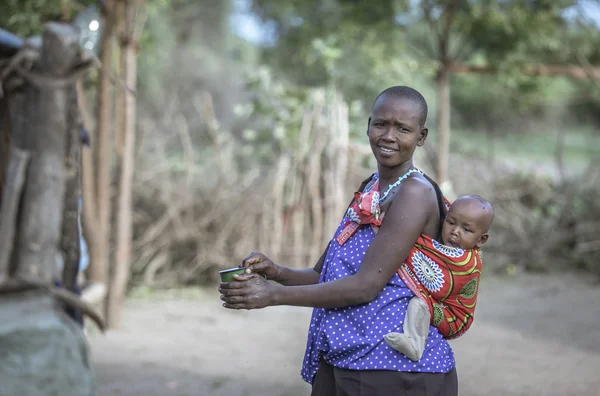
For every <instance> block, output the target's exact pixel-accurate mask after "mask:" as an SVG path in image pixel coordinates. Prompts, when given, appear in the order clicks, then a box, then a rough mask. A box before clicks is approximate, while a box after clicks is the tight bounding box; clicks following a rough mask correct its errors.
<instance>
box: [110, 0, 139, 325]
mask: <svg viewBox="0 0 600 396" xmlns="http://www.w3.org/2000/svg"><path fill="white" fill-rule="evenodd" d="M141 7H143V2H142V1H140V0H137V1H127V2H126V3H125V13H124V17H125V26H124V36H123V38H122V40H121V51H120V52H121V70H122V76H123V80H124V81H123V82H124V85H125V87H126V89H122V94H123V95H124V96H125V100H124V105H125V106H124V112H123V126H124V129H123V130H122V135H121V136H122V137H123V154H122V157H121V158H122V161H121V166H120V171H121V172H120V180H119V201H118V202H119V207H118V210H119V211H118V214H117V228H116V233H117V238H116V254H115V265H114V272H113V278H112V279H111V282H110V287H109V295H108V316H107V319H108V325H109V326H110V327H111V328H117V327H119V326H120V322H121V306H122V303H123V299H124V297H125V291H126V289H127V283H128V282H129V272H130V261H131V238H132V224H131V222H132V214H131V212H132V183H133V171H134V164H135V162H134V154H135V150H134V147H135V127H136V100H135V99H136V98H135V94H134V92H133V91H135V87H136V84H137V79H136V77H137V65H136V57H137V41H138V35H139V30H140V29H141V26H137V21H136V15H137V13H138V12H139V11H140V9H141Z"/></svg>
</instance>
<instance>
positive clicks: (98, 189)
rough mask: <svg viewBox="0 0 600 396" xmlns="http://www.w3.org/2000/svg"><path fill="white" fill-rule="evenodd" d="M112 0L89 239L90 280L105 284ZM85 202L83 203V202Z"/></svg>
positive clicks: (107, 3)
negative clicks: (92, 231) (93, 233)
mask: <svg viewBox="0 0 600 396" xmlns="http://www.w3.org/2000/svg"><path fill="white" fill-rule="evenodd" d="M113 10H114V0H104V7H103V10H102V11H103V17H104V26H103V29H102V40H101V43H100V62H101V63H102V69H101V70H100V81H99V86H98V109H97V112H98V116H97V125H96V133H95V137H96V139H95V142H94V143H95V144H94V151H95V171H96V175H95V176H96V177H95V180H96V186H95V194H94V196H95V197H96V198H97V200H96V205H97V207H96V208H95V212H96V214H97V216H96V229H97V238H95V239H91V240H90V273H89V275H90V280H92V281H95V282H101V283H106V279H107V276H108V259H109V247H110V246H109V242H110V206H111V205H110V197H111V165H112V131H111V122H112V114H113V101H112V89H111V81H110V70H111V67H112V58H113V53H112V52H113V51H112V46H113V42H112V38H113V20H114V13H113ZM84 204H85V203H84Z"/></svg>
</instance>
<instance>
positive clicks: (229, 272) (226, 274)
mask: <svg viewBox="0 0 600 396" xmlns="http://www.w3.org/2000/svg"><path fill="white" fill-rule="evenodd" d="M246 269H247V268H238V267H235V268H229V269H226V270H223V271H219V275H221V282H233V281H234V279H233V275H242V274H244V273H245V272H246Z"/></svg>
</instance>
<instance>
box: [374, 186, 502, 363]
mask: <svg viewBox="0 0 600 396" xmlns="http://www.w3.org/2000/svg"><path fill="white" fill-rule="evenodd" d="M493 219H494V209H493V208H492V205H491V204H490V203H489V202H488V201H486V200H485V199H483V198H481V197H480V196H478V195H465V196H462V197H460V198H458V199H456V200H455V201H454V203H453V204H452V205H451V207H450V209H449V210H448V213H447V214H446V218H445V220H444V223H443V226H442V243H443V244H444V245H446V246H448V247H451V248H458V249H463V250H472V249H479V248H480V247H481V246H482V245H483V244H484V243H485V242H486V241H487V239H488V230H489V229H490V226H491V225H492V221H493ZM458 249H454V250H458ZM472 276H473V277H475V276H477V277H478V276H479V273H478V272H474V273H473V275H472ZM474 282H477V280H475V281H474ZM453 286H454V285H453ZM423 287H424V286H423ZM457 289H459V288H457V287H454V288H452V289H450V292H449V296H448V298H447V299H451V298H452V296H453V295H457V294H459V293H460V290H457ZM430 298H432V299H433V297H430ZM433 302H434V303H436V302H437V303H438V305H440V306H444V304H443V303H441V302H439V301H435V299H433ZM431 318H432V314H431V312H430V308H429V307H428V305H427V303H426V302H425V301H424V300H423V299H421V298H420V297H417V296H415V297H413V298H412V299H411V300H410V302H409V304H408V308H407V311H406V317H405V319H404V333H396V332H391V333H388V334H386V335H385V336H384V339H385V341H386V342H387V343H388V345H389V346H391V347H392V348H394V349H395V350H397V351H399V352H401V353H403V354H404V355H406V356H407V357H408V358H409V359H411V360H413V361H419V360H420V359H421V356H422V355H423V351H424V350H425V344H426V341H427V335H428V333H429V324H430V322H431ZM436 327H438V326H436Z"/></svg>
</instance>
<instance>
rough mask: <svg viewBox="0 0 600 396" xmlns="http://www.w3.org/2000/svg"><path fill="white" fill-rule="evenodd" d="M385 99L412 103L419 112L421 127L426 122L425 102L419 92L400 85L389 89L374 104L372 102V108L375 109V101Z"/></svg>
mask: <svg viewBox="0 0 600 396" xmlns="http://www.w3.org/2000/svg"><path fill="white" fill-rule="evenodd" d="M385 98H397V99H404V100H408V101H410V102H412V103H413V104H414V105H415V106H417V108H418V110H419V122H420V124H421V127H423V126H424V125H425V122H426V121H427V101H426V100H425V98H424V97H423V95H421V94H420V93H419V91H417V90H416V89H413V88H410V87H406V86H401V85H398V86H395V87H390V88H388V89H386V90H385V91H383V92H381V93H380V94H379V95H378V96H377V98H376V99H375V102H373V107H375V104H376V103H377V101H379V100H380V99H385Z"/></svg>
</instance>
